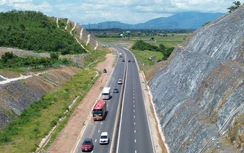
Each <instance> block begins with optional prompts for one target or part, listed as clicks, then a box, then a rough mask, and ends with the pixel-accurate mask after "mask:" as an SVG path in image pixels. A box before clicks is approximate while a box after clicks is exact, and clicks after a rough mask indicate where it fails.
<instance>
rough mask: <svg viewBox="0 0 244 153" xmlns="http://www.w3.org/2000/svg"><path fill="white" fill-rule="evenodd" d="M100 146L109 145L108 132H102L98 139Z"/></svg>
mask: <svg viewBox="0 0 244 153" xmlns="http://www.w3.org/2000/svg"><path fill="white" fill-rule="evenodd" d="M99 143H100V144H108V143H109V136H108V132H102V133H101V136H100V139H99Z"/></svg>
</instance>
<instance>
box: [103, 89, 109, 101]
mask: <svg viewBox="0 0 244 153" xmlns="http://www.w3.org/2000/svg"><path fill="white" fill-rule="evenodd" d="M102 98H103V99H104V100H106V99H110V87H104V88H103V91H102Z"/></svg>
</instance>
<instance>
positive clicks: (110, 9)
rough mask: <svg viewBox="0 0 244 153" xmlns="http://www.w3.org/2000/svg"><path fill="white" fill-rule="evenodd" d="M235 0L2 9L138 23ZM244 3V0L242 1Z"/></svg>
mask: <svg viewBox="0 0 244 153" xmlns="http://www.w3.org/2000/svg"><path fill="white" fill-rule="evenodd" d="M233 1H234V0H218V1H216V0H168V1H165V0H106V1H103V0H44V1H42V0H1V1H0V5H1V7H0V11H2V10H9V9H10V8H11V9H17V10H35V11H41V12H43V13H45V14H47V15H49V16H55V17H65V18H69V19H71V20H73V21H75V22H83V23H98V22H103V21H121V22H124V23H130V24H136V23H141V22H146V21H148V20H151V19H154V18H157V17H167V16H170V15H172V14H175V13H177V12H186V11H198V12H222V13H227V12H228V10H227V8H228V7H230V6H232V5H233ZM240 2H241V3H242V4H243V2H244V0H241V1H240Z"/></svg>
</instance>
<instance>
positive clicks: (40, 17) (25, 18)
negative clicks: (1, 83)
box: [0, 11, 99, 55]
mask: <svg viewBox="0 0 244 153" xmlns="http://www.w3.org/2000/svg"><path fill="white" fill-rule="evenodd" d="M0 24H1V26H0V33H1V35H0V46H1V47H15V48H19V49H24V50H31V51H35V52H58V53H60V54H62V55H66V54H81V53H86V52H87V51H88V50H96V49H97V48H98V46H99V44H98V43H97V42H96V40H95V39H94V38H93V37H92V36H90V35H89V34H88V33H87V32H86V30H85V29H83V28H82V27H81V26H79V25H77V24H76V23H74V22H72V21H69V20H68V19H57V18H53V17H48V16H46V15H44V14H42V13H41V12H34V11H10V12H6V13H0ZM82 36H83V37H82ZM87 37H88V38H89V40H88V38H87Z"/></svg>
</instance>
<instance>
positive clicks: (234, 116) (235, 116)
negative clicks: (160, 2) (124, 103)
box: [149, 6, 244, 153]
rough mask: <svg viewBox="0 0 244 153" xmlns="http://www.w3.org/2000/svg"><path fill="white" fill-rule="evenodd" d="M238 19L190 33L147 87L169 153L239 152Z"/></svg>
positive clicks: (243, 21)
mask: <svg viewBox="0 0 244 153" xmlns="http://www.w3.org/2000/svg"><path fill="white" fill-rule="evenodd" d="M243 16H244V6H241V7H240V8H239V9H238V10H236V11H235V12H233V13H231V14H228V15H225V16H223V17H221V18H219V19H218V20H215V21H214V22H212V23H210V24H208V25H206V26H204V27H203V28H201V29H199V30H197V31H195V32H194V33H193V34H192V35H191V36H190V37H189V40H187V41H186V42H185V44H184V45H182V46H178V47H177V48H176V49H175V51H174V52H173V54H172V55H171V57H170V59H169V61H168V63H167V66H166V67H165V68H163V69H162V70H161V71H160V72H158V73H157V74H156V75H155V76H154V77H153V79H152V80H151V81H150V83H149V86H150V88H151V91H152V95H153V102H154V103H155V108H156V111H157V115H158V117H159V119H160V124H161V127H162V131H163V133H164V136H165V139H166V143H167V144H168V147H169V150H170V152H172V153H197V152H198V153H201V152H219V153H230V152H233V153H234V152H235V153H236V152H244V18H243Z"/></svg>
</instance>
